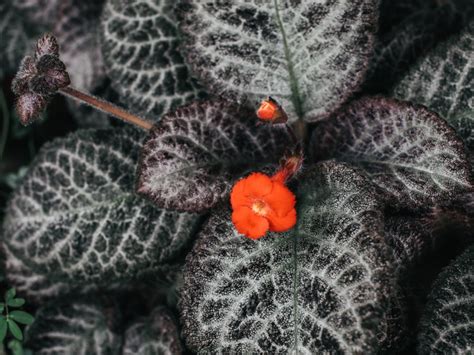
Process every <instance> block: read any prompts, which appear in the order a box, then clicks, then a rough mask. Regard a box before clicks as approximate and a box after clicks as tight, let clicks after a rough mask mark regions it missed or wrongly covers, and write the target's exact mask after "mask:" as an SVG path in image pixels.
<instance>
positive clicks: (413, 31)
mask: <svg viewBox="0 0 474 355" xmlns="http://www.w3.org/2000/svg"><path fill="white" fill-rule="evenodd" d="M473 15H474V3H473V2H472V1H470V0H443V1H437V0H398V1H392V0H382V1H381V9H380V20H379V25H380V27H379V32H378V35H377V37H376V43H375V50H374V52H375V53H374V56H373V57H372V60H371V63H370V66H369V73H368V75H367V76H368V79H367V82H366V83H365V86H367V87H368V88H369V89H370V92H373V93H381V92H388V91H390V90H391V89H393V86H394V84H396V83H397V81H399V80H400V78H401V77H402V76H403V75H404V74H406V72H407V71H408V70H409V69H410V67H411V66H412V65H413V64H414V63H415V62H416V60H417V59H419V58H420V57H422V56H423V55H425V54H426V52H427V51H429V50H430V49H432V48H433V47H434V46H435V45H436V44H437V43H439V42H440V41H443V40H446V39H447V38H448V37H449V36H450V35H453V34H456V33H458V32H459V31H461V29H462V28H463V27H464V26H465V25H466V24H467V23H468V22H469V19H470V18H472V17H473Z"/></svg>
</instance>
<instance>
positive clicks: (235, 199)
mask: <svg viewBox="0 0 474 355" xmlns="http://www.w3.org/2000/svg"><path fill="white" fill-rule="evenodd" d="M230 204H231V206H232V209H233V210H235V209H236V208H239V207H242V206H247V207H249V206H250V204H251V201H250V200H249V198H248V197H247V196H246V194H245V179H242V180H239V181H237V182H236V183H235V185H234V187H233V188H232V192H231V193H230Z"/></svg>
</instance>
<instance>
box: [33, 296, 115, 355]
mask: <svg viewBox="0 0 474 355" xmlns="http://www.w3.org/2000/svg"><path fill="white" fill-rule="evenodd" d="M119 321H120V315H119V311H118V310H117V309H116V308H115V307H112V306H104V305H101V304H100V303H98V302H97V297H95V299H94V298H92V297H91V298H84V299H76V300H75V299H72V300H71V299H68V300H64V301H62V302H61V301H56V302H55V303H54V304H49V305H47V306H45V307H43V308H40V309H39V311H38V312H37V313H36V315H35V321H34V322H33V324H32V325H31V326H30V327H29V328H28V330H27V333H26V346H27V347H28V348H29V349H31V350H33V352H34V354H37V355H51V354H57V355H59V354H94V355H119V354H121V344H122V335H121V334H120V333H119V331H118V329H119Z"/></svg>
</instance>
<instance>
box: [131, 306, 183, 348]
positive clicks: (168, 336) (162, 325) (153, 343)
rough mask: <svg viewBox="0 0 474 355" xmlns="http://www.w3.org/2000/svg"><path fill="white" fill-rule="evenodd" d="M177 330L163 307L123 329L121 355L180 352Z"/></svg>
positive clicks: (174, 322) (173, 321)
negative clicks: (123, 337) (123, 336)
mask: <svg viewBox="0 0 474 355" xmlns="http://www.w3.org/2000/svg"><path fill="white" fill-rule="evenodd" d="M182 353H183V348H182V345H181V340H180V337H179V331H178V327H177V324H176V321H175V320H174V319H173V316H172V315H171V314H170V312H169V311H167V310H166V309H165V308H163V307H159V308H156V309H155V310H154V311H153V312H152V313H151V314H150V316H149V317H147V318H145V319H142V320H141V321H137V322H135V323H134V324H132V325H131V326H130V327H129V328H128V329H127V330H126V331H125V340H124V346H123V353H122V354H123V355H148V354H170V355H171V354H182Z"/></svg>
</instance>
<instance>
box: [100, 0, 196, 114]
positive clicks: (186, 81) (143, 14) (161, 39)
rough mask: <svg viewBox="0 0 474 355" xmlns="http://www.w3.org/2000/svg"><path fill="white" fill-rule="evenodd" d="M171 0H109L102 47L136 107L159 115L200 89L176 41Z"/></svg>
mask: <svg viewBox="0 0 474 355" xmlns="http://www.w3.org/2000/svg"><path fill="white" fill-rule="evenodd" d="M175 7H176V1H173V0H131V1H124V0H108V1H107V4H106V7H105V9H104V14H103V16H102V49H103V53H104V57H105V60H106V63H107V67H106V68H107V72H108V75H109V77H110V79H111V80H112V85H113V88H114V89H115V90H116V91H117V92H118V93H119V94H120V96H121V99H122V101H124V102H125V104H126V105H127V106H128V107H129V108H130V109H131V110H133V111H136V112H140V113H141V114H143V115H145V116H147V117H148V118H149V119H150V120H154V121H158V120H159V119H160V118H161V116H162V115H163V114H165V113H167V112H168V111H170V110H171V109H174V108H176V107H178V106H180V105H182V104H184V103H187V102H190V101H192V100H194V99H196V98H198V97H200V96H201V95H202V90H201V89H200V88H199V87H198V85H197V84H196V82H195V80H193V79H192V78H191V76H190V75H189V72H188V69H187V67H186V64H185V63H184V60H183V57H182V56H181V54H180V52H179V50H178V45H179V38H178V37H179V36H178V33H177V28H176V27H177V23H176V19H175V14H174V11H175Z"/></svg>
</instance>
